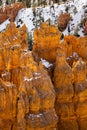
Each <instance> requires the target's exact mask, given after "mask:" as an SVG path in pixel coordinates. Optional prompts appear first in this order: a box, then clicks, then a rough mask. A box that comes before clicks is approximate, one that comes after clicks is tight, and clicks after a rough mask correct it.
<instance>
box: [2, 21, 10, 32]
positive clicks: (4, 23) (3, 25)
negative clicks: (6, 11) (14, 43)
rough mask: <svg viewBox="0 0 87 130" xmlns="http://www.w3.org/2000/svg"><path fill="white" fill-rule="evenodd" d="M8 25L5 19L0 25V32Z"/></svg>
mask: <svg viewBox="0 0 87 130" xmlns="http://www.w3.org/2000/svg"><path fill="white" fill-rule="evenodd" d="M9 23H10V21H9V19H7V20H6V21H5V22H3V23H2V24H1V25H0V32H1V31H3V30H4V29H5V28H6V26H7V25H8V24H9Z"/></svg>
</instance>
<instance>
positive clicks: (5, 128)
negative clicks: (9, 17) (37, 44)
mask: <svg viewBox="0 0 87 130" xmlns="http://www.w3.org/2000/svg"><path fill="white" fill-rule="evenodd" d="M26 31H27V30H26V27H25V26H23V27H22V28H16V27H15V24H14V23H11V24H10V25H9V26H8V27H7V28H6V31H5V32H3V33H1V34H0V47H1V53H0V63H1V64H0V65H1V66H0V129H1V130H20V129H21V130H26V129H27V130H34V129H35V130H46V129H47V130H54V129H56V124H57V121H58V117H57V115H56V112H55V109H54V103H55V91H54V87H53V84H52V82H51V79H50V77H49V76H48V74H47V72H46V71H45V70H44V68H43V66H41V65H38V64H37V63H36V62H35V61H34V59H33V56H32V53H31V52H30V51H28V46H27V42H26ZM5 123H6V125H5Z"/></svg>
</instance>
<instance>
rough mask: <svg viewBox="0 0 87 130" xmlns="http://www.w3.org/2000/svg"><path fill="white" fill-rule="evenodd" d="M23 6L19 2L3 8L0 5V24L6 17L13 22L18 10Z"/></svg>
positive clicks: (23, 6)
mask: <svg viewBox="0 0 87 130" xmlns="http://www.w3.org/2000/svg"><path fill="white" fill-rule="evenodd" d="M25 7H26V6H25V5H24V4H23V3H20V2H18V3H14V4H13V5H12V6H10V5H6V7H5V9H4V10H3V9H2V8H1V7H0V24H1V23H3V22H4V21H5V20H6V19H8V18H9V20H10V21H11V22H13V21H14V20H15V17H16V16H17V13H18V11H19V10H20V9H22V8H25Z"/></svg>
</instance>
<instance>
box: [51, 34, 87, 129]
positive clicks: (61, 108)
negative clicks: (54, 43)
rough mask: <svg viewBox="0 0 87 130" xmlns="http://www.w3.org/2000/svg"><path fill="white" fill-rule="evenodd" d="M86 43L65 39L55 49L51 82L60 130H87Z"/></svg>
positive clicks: (78, 39) (74, 38) (83, 39)
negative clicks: (54, 93) (52, 82)
mask: <svg viewBox="0 0 87 130" xmlns="http://www.w3.org/2000/svg"><path fill="white" fill-rule="evenodd" d="M72 39H73V40H72ZM86 39H87V38H86V37H84V38H83V37H81V38H76V37H74V36H67V37H65V38H64V41H63V43H62V44H61V45H60V47H58V49H57V55H56V63H55V68H54V77H53V81H54V87H55V91H56V100H55V109H56V112H57V115H58V117H59V121H58V128H59V130H79V129H80V130H86V129H87V127H86V123H87V110H86V108H87V103H86V100H87V99H86V95H87V78H86V76H87V59H86V53H87V51H86Z"/></svg>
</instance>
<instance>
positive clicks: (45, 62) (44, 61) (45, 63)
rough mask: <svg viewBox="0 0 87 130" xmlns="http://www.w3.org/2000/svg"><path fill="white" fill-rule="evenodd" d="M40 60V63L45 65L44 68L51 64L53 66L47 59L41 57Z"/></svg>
mask: <svg viewBox="0 0 87 130" xmlns="http://www.w3.org/2000/svg"><path fill="white" fill-rule="evenodd" d="M41 62H42V64H43V65H44V66H45V67H46V68H49V67H51V66H53V64H51V63H49V62H48V61H46V60H44V59H42V58H41Z"/></svg>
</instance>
